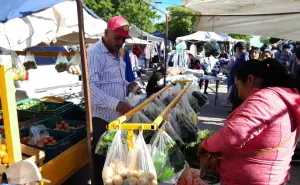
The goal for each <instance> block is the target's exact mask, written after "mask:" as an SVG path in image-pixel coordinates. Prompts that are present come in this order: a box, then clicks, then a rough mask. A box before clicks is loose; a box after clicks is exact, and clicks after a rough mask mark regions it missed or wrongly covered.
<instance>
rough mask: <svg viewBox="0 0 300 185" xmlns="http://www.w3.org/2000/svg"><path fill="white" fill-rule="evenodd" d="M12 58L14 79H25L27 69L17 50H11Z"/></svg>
mask: <svg viewBox="0 0 300 185" xmlns="http://www.w3.org/2000/svg"><path fill="white" fill-rule="evenodd" d="M11 59H12V67H13V72H14V81H18V80H21V81H22V80H25V73H26V70H25V67H24V65H23V63H22V62H21V60H20V59H19V57H18V55H17V54H16V52H14V51H12V52H11Z"/></svg>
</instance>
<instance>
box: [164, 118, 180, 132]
mask: <svg viewBox="0 0 300 185" xmlns="http://www.w3.org/2000/svg"><path fill="white" fill-rule="evenodd" d="M167 121H168V122H169V123H170V124H171V126H172V128H173V129H174V131H175V132H176V133H177V134H178V135H179V136H181V130H180V126H179V124H178V122H177V121H176V119H175V118H174V117H173V116H172V114H168V116H167Z"/></svg>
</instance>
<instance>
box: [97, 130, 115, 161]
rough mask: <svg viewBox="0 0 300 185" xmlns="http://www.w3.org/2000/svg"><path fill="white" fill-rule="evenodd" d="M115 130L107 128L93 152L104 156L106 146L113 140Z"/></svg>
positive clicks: (106, 149)
mask: <svg viewBox="0 0 300 185" xmlns="http://www.w3.org/2000/svg"><path fill="white" fill-rule="evenodd" d="M116 133H117V131H116V130H107V131H106V132H105V133H104V134H103V135H102V136H101V137H100V139H99V141H98V143H97V145H96V149H95V154H97V155H102V156H106V154H107V151H108V147H109V146H110V145H111V143H112V142H113V140H114V138H115V135H116Z"/></svg>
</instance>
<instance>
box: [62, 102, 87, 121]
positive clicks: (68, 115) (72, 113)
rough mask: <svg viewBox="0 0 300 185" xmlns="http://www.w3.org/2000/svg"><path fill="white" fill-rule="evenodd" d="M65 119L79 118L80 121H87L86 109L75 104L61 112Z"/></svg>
mask: <svg viewBox="0 0 300 185" xmlns="http://www.w3.org/2000/svg"><path fill="white" fill-rule="evenodd" d="M59 116H61V117H62V118H63V119H66V120H78V121H84V122H85V121H86V117H85V110H83V109H81V108H80V107H78V106H77V105H74V106H73V108H72V109H70V110H68V111H66V112H64V113H62V114H59Z"/></svg>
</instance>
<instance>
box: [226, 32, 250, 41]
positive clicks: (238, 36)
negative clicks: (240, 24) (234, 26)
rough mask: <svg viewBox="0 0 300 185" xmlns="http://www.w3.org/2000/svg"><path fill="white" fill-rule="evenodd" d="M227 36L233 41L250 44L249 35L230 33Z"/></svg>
mask: <svg viewBox="0 0 300 185" xmlns="http://www.w3.org/2000/svg"><path fill="white" fill-rule="evenodd" d="M228 35H229V36H230V37H232V38H234V39H238V40H245V41H246V42H250V40H251V38H252V36H251V35H243V34H234V33H230V34H228Z"/></svg>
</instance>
